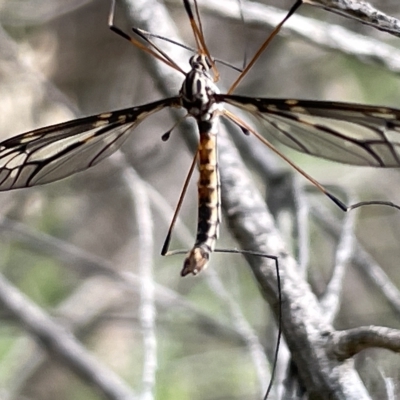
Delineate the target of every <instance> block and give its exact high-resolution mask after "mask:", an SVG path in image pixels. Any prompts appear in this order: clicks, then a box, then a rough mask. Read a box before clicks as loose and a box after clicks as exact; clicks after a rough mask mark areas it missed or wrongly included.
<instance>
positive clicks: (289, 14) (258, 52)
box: [228, 0, 303, 94]
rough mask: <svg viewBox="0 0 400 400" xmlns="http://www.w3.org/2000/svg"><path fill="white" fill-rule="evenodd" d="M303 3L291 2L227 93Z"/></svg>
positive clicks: (297, 0) (229, 91)
mask: <svg viewBox="0 0 400 400" xmlns="http://www.w3.org/2000/svg"><path fill="white" fill-rule="evenodd" d="M302 4H303V0H296V3H294V4H293V6H292V8H291V9H290V10H289V12H288V13H287V14H286V17H285V18H283V20H282V21H281V22H280V23H279V24H278V25H277V26H276V27H275V29H274V30H273V31H272V33H271V34H270V35H269V36H268V37H267V39H266V40H265V42H264V43H263V44H262V45H261V46H260V48H259V49H258V50H257V52H256V54H255V55H254V56H253V58H252V59H251V60H250V62H249V63H248V64H247V67H246V68H245V69H244V70H243V72H242V73H241V74H240V75H239V76H238V77H237V78H236V81H235V82H233V84H232V86H231V87H230V88H229V90H228V94H231V93H232V92H233V91H234V90H235V89H236V87H237V86H238V85H239V83H240V82H241V81H242V79H243V78H244V77H245V76H246V74H247V73H248V72H249V71H250V69H251V67H252V66H253V65H254V63H255V62H256V61H257V60H258V58H259V57H260V55H261V54H262V53H263V51H264V50H265V49H266V47H267V46H268V45H269V44H270V43H271V41H272V39H273V38H274V37H275V36H276V35H277V34H278V32H279V31H280V30H281V28H282V26H283V24H284V23H285V22H286V21H287V20H288V19H289V18H290V17H291V16H292V15H293V14H294V13H295V12H296V10H297V9H298V8H299V7H300V6H301V5H302Z"/></svg>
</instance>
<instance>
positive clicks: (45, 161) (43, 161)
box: [0, 97, 180, 191]
mask: <svg viewBox="0 0 400 400" xmlns="http://www.w3.org/2000/svg"><path fill="white" fill-rule="evenodd" d="M165 107H180V99H179V97H173V98H168V99H165V100H160V101H157V102H154V103H150V104H145V105H143V106H139V107H133V108H126V109H123V110H118V111H113V112H109V113H103V114H99V115H94V116H91V117H85V118H80V119H76V120H73V121H68V122H64V123H61V124H56V125H52V126H49V127H45V128H41V129H37V130H33V131H30V132H26V133H23V134H21V135H18V136H15V137H13V138H10V139H8V140H5V141H4V142H2V143H0V191H1V190H10V189H16V188H22V187H28V186H34V185H41V184H44V183H49V182H53V181H56V180H58V179H62V178H65V177H67V176H69V175H71V174H74V173H76V172H79V171H83V170H85V169H87V168H90V167H92V166H94V165H96V164H97V163H99V162H100V161H101V160H103V159H104V158H106V157H108V156H109V155H111V154H112V153H114V152H115V151H116V150H117V149H118V148H119V147H120V146H121V145H122V144H123V142H124V141H125V140H126V139H127V137H128V136H129V134H130V132H131V130H132V129H134V128H136V127H137V126H138V125H139V124H140V123H141V122H142V121H143V119H145V118H146V117H147V116H148V115H150V114H153V113H155V112H157V111H159V110H161V109H163V108H165Z"/></svg>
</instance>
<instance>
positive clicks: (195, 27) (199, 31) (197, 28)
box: [183, 0, 219, 82]
mask: <svg viewBox="0 0 400 400" xmlns="http://www.w3.org/2000/svg"><path fill="white" fill-rule="evenodd" d="M183 5H184V6H185V10H186V14H187V16H188V18H189V21H190V25H191V27H192V31H193V35H194V38H195V40H196V45H197V48H198V49H199V52H200V54H205V55H206V56H207V58H208V60H209V61H210V62H211V64H212V70H213V73H214V81H215V82H217V81H218V80H219V72H218V69H217V67H216V66H215V63H214V61H213V58H212V57H211V54H210V51H209V50H208V47H207V45H206V42H205V39H204V35H203V28H202V25H201V20H200V15H199V9H198V7H197V3H196V1H195V9H196V15H197V19H198V22H196V19H195V17H194V14H193V11H192V8H191V6H190V2H189V0H183Z"/></svg>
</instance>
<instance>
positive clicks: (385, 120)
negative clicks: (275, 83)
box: [0, 0, 400, 276]
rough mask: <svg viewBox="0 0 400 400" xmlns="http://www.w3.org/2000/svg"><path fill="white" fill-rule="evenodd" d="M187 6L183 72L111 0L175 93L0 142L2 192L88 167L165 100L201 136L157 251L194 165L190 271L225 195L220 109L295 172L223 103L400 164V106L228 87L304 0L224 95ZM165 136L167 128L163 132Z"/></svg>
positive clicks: (293, 140)
mask: <svg viewBox="0 0 400 400" xmlns="http://www.w3.org/2000/svg"><path fill="white" fill-rule="evenodd" d="M183 4H184V7H185V10H186V13H187V14H188V16H189V20H190V23H191V25H192V30H193V33H194V37H195V39H196V43H197V48H198V53H197V54H195V55H194V56H192V57H191V59H190V62H189V63H190V67H191V69H190V71H189V72H188V73H185V72H183V70H182V69H181V68H180V67H179V66H177V65H176V64H175V63H174V62H173V61H172V60H171V59H170V58H169V57H168V56H167V55H166V54H165V53H164V52H163V51H162V50H160V49H159V48H158V47H157V46H155V44H154V43H152V42H151V40H149V39H147V45H144V44H143V43H142V42H140V41H138V40H136V39H134V38H132V37H131V36H129V35H127V34H126V33H125V32H123V31H121V30H120V29H119V28H117V27H115V26H114V25H113V19H114V11H115V0H113V2H112V8H111V12H110V17H109V27H110V28H111V29H112V30H113V31H114V32H116V33H117V34H119V35H120V36H122V37H123V38H125V39H127V40H129V41H130V42H131V43H133V44H135V45H136V46H137V47H139V48H141V49H143V50H145V51H146V52H148V53H150V54H152V55H153V56H155V57H156V58H158V59H159V60H161V61H163V62H164V63H166V64H167V65H170V66H171V67H173V68H175V69H176V70H178V71H179V72H181V73H183V74H184V76H185V78H184V81H183V84H182V87H181V89H180V91H179V94H178V95H177V96H175V97H170V98H167V99H163V100H159V101H155V102H152V103H148V104H145V105H141V106H138V107H130V108H126V109H122V110H117V111H111V112H106V113H102V114H99V115H94V116H89V117H85V118H79V119H75V120H73V121H69V122H64V123H60V124H56V125H52V126H49V127H45V128H41V129H36V130H33V131H30V132H26V133H23V134H21V135H18V136H15V137H13V138H10V139H8V140H5V141H3V142H2V143H0V190H11V189H17V188H25V187H30V186H35V185H41V184H45V183H49V182H53V181H56V180H59V179H62V178H64V177H67V176H69V175H72V174H74V173H76V172H79V171H83V170H86V169H88V168H90V167H92V166H94V165H96V164H97V163H99V162H100V161H101V160H103V159H104V158H106V157H108V156H109V155H111V154H112V153H114V152H115V151H116V150H117V149H118V148H119V147H120V146H121V145H122V144H123V142H124V141H125V140H126V139H127V138H128V136H129V135H130V133H131V131H132V130H133V129H134V128H136V127H137V126H138V125H139V124H140V123H141V122H142V121H143V120H144V119H145V118H147V117H148V116H149V115H152V114H154V113H156V112H158V111H160V110H162V109H164V108H166V107H172V108H183V109H184V110H186V112H187V115H189V116H191V117H193V118H194V119H195V121H196V123H197V126H198V130H199V137H200V139H199V145H198V148H197V151H196V154H195V157H194V160H193V163H192V166H191V168H190V172H189V175H188V177H187V179H186V182H185V186H184V190H183V193H182V195H181V198H180V200H179V203H178V207H177V209H176V211H175V215H174V217H173V220H172V223H171V226H170V229H169V233H168V235H167V238H166V241H165V243H164V246H163V249H162V254H163V255H165V254H167V252H168V246H169V241H170V237H171V231H172V227H173V225H174V223H175V220H176V218H177V213H178V211H179V208H180V205H181V202H182V198H183V195H184V192H185V191H186V188H187V183H188V180H189V178H190V176H191V174H192V172H193V170H194V168H195V166H196V164H198V166H199V172H200V178H199V182H198V195H199V207H198V226H197V236H196V241H195V244H194V247H193V248H192V249H191V250H190V252H189V253H188V254H187V256H186V259H185V261H184V266H183V269H182V272H181V275H182V276H185V275H187V274H189V273H192V274H194V275H196V274H197V273H199V272H200V271H202V270H203V269H204V268H205V267H206V266H207V263H208V261H209V258H210V254H211V253H212V251H213V250H214V246H215V242H216V239H217V236H218V228H219V224H220V203H221V200H220V197H221V196H220V181H219V173H218V163H217V147H216V138H217V131H218V119H219V117H221V116H222V117H225V118H227V119H229V120H231V121H233V122H234V123H235V124H236V125H238V126H239V127H240V128H241V129H242V131H243V132H244V133H246V134H248V133H250V132H251V133H253V134H255V135H256V136H257V138H258V139H260V141H261V142H262V143H264V144H265V145H267V146H268V147H269V148H271V149H272V150H273V151H274V152H276V153H277V154H279V155H280V156H281V157H283V158H284V159H285V160H287V161H288V162H289V163H290V164H291V165H292V166H294V167H295V168H296V169H297V170H299V168H298V167H296V166H295V165H294V164H293V163H292V162H290V160H288V159H287V158H286V157H285V156H284V155H283V154H281V153H280V152H279V151H278V150H277V149H276V148H274V147H273V146H272V144H270V143H269V142H268V141H267V140H266V139H265V138H264V137H262V136H261V135H259V134H258V133H257V132H256V131H255V130H254V129H253V128H252V127H251V126H249V125H248V124H246V123H245V122H244V121H242V120H241V119H239V118H238V117H236V116H235V115H234V114H232V113H231V112H229V111H227V110H225V109H224V107H223V104H224V103H225V104H228V105H231V106H234V107H237V108H239V109H242V110H244V111H247V112H249V113H250V114H252V115H254V116H256V117H257V118H259V119H260V120H262V121H263V122H264V123H265V125H266V127H267V129H268V132H269V133H270V134H271V135H272V136H275V137H276V138H277V139H278V140H279V141H280V142H282V143H283V144H285V145H287V146H289V147H292V148H294V149H296V150H298V151H300V152H303V153H307V154H310V155H314V156H317V157H322V158H326V159H329V160H334V161H338V162H341V163H347V164H353V165H365V166H375V167H400V153H399V145H400V139H399V138H400V135H398V134H399V133H400V110H397V109H393V108H387V107H375V106H368V105H359V104H351V103H339V102H326V101H325V102H324V101H308V100H293V99H274V98H254V97H244V96H237V95H233V94H231V93H232V91H233V90H234V88H236V86H237V85H238V83H239V82H240V81H241V79H242V78H243V77H244V75H245V74H246V73H247V72H248V70H249V69H250V68H251V66H252V65H253V64H254V62H255V61H256V60H257V58H258V56H259V55H260V54H261V52H262V51H263V50H264V49H265V47H266V46H267V45H268V44H269V42H270V41H271V40H272V38H273V37H274V36H275V35H276V34H277V33H278V31H279V30H280V28H281V26H282V25H283V23H284V22H285V21H286V20H287V19H288V18H289V17H290V16H291V15H292V14H293V13H294V12H295V10H296V9H297V8H298V7H299V6H300V4H301V1H300V0H298V1H297V2H296V4H295V5H294V6H293V7H292V8H291V9H290V11H289V12H288V14H287V16H286V17H285V18H284V19H283V20H282V22H281V23H280V24H279V25H278V26H277V27H276V28H275V29H274V31H273V32H272V33H271V35H270V36H269V37H268V39H267V40H266V41H265V42H264V44H263V45H262V46H261V48H260V50H259V51H258V52H257V53H256V55H255V56H254V57H253V59H252V60H251V61H250V63H249V64H248V66H247V67H246V68H245V69H244V71H243V72H242V73H241V74H240V75H239V77H238V78H237V80H236V81H235V83H234V84H233V85H232V87H231V89H230V90H229V91H228V93H227V94H221V93H220V91H219V89H218V87H217V86H216V84H215V81H216V80H217V79H218V72H217V70H216V67H215V63H214V60H213V59H212V57H211V56H210V54H209V51H208V49H207V47H206V45H205V42H204V36H203V32H202V27H201V22H200V19H199V13H198V9H197V4H196V3H195V14H194V13H193V12H192V9H191V5H190V3H189V0H183ZM195 16H196V18H195ZM142 37H143V36H142ZM211 72H213V75H214V78H212V76H211ZM168 136H169V134H166V135H164V139H165V140H166V139H167V138H168ZM300 172H301V173H302V174H303V175H304V176H305V177H306V178H308V179H309V180H310V181H311V182H312V183H314V184H315V185H316V186H317V188H318V189H319V190H321V191H322V192H323V193H324V194H325V195H327V196H328V197H330V198H331V199H332V200H333V201H334V202H335V203H336V204H337V205H339V207H341V208H342V209H343V210H345V211H347V210H349V209H351V208H352V207H353V208H354V207H355V206H357V205H355V206H350V207H347V206H346V205H344V204H343V203H342V202H341V201H340V200H339V199H337V198H336V197H335V196H333V195H332V194H330V193H329V192H327V191H326V189H324V188H323V187H322V186H321V185H320V184H319V183H318V182H316V181H315V180H314V179H312V178H311V177H310V176H308V175H307V174H306V173H305V172H303V171H301V170H300ZM375 203H380V202H374V204H375ZM369 204H372V202H370V203H369Z"/></svg>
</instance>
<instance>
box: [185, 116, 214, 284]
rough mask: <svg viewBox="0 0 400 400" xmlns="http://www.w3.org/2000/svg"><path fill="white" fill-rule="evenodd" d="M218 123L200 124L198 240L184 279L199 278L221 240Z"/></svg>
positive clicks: (207, 122) (201, 122) (198, 123)
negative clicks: (192, 276)
mask: <svg viewBox="0 0 400 400" xmlns="http://www.w3.org/2000/svg"><path fill="white" fill-rule="evenodd" d="M217 123H218V118H212V119H211V120H209V121H198V122H197V125H198V128H199V133H200V141H199V147H198V158H199V172H200V177H199V181H198V193H199V208H198V222H197V236H196V242H195V245H194V247H193V249H192V250H191V251H190V252H189V253H188V255H187V256H186V259H185V262H184V265H183V269H182V272H181V275H182V276H185V275H187V274H190V273H192V274H193V275H196V274H198V273H199V272H200V271H202V270H203V269H204V268H206V266H207V263H208V260H209V258H210V254H211V252H212V251H213V250H214V246H215V242H216V239H217V236H218V228H219V224H220V221H221V217H220V214H221V206H220V205H221V194H220V193H221V191H220V180H219V171H218V161H217Z"/></svg>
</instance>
